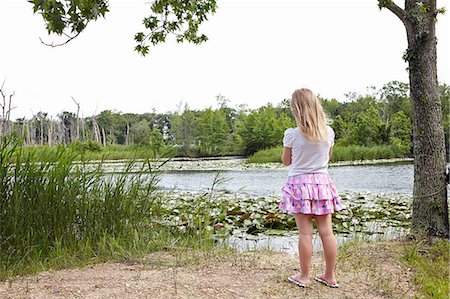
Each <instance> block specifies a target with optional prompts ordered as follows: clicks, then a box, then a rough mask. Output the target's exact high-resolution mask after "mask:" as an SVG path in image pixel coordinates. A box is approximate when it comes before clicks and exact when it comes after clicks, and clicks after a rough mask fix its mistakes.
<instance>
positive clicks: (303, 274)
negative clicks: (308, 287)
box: [294, 214, 313, 284]
mask: <svg viewBox="0 0 450 299" xmlns="http://www.w3.org/2000/svg"><path fill="white" fill-rule="evenodd" d="M294 218H295V223H296V224H297V229H298V232H299V236H298V254H299V260H300V270H301V271H300V273H299V274H297V275H294V279H296V280H298V281H300V282H301V283H304V284H309V283H310V282H311V281H310V280H309V270H310V269H311V256H312V233H313V228H312V222H311V215H306V214H294Z"/></svg>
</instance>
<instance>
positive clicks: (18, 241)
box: [0, 137, 211, 280]
mask: <svg viewBox="0 0 450 299" xmlns="http://www.w3.org/2000/svg"><path fill="white" fill-rule="evenodd" d="M39 155H40V156H38V155H37V154H36V152H33V151H30V150H27V152H24V148H23V147H22V145H21V143H20V140H18V139H17V138H14V137H2V138H1V140H0V280H1V279H5V278H6V277H9V276H12V275H17V274H23V273H31V272H35V271H40V270H43V269H47V268H60V267H66V266H71V265H79V264H85V263H89V262H91V261H92V260H97V261H98V260H105V259H110V258H123V257H126V256H129V255H135V254H140V253H145V252H149V251H152V250H158V249H161V248H164V247H165V246H167V245H168V244H172V245H174V246H175V245H180V244H181V245H182V246H188V245H191V246H192V245H193V244H198V243H199V240H204V239H208V240H210V239H211V238H210V237H211V233H210V232H208V231H206V230H203V229H201V228H202V227H203V226H200V224H201V223H200V222H201V221H199V223H194V226H195V225H196V226H195V227H193V228H192V231H190V233H189V234H186V233H181V232H179V230H178V229H176V227H173V226H168V225H165V224H164V221H162V220H161V219H163V218H164V213H165V212H167V211H164V209H163V208H162V205H161V202H162V200H163V199H162V198H161V195H160V193H159V192H157V190H156V182H157V181H158V176H157V174H155V173H153V172H151V169H150V166H148V168H147V166H146V165H147V163H143V166H142V169H141V172H140V173H137V174H136V173H133V174H131V173H130V170H131V169H132V168H133V167H134V165H133V164H134V163H133V161H131V162H130V163H129V164H128V167H127V168H126V170H125V171H124V172H123V173H121V174H117V175H105V174H104V173H103V172H102V171H101V168H102V165H101V163H100V164H95V165H96V166H95V167H94V166H93V164H90V163H89V161H86V160H82V161H81V163H80V162H77V163H75V162H74V161H76V160H79V159H80V155H79V153H77V151H74V150H73V149H71V148H64V147H58V148H53V149H47V150H46V151H41V152H39ZM42 156H45V157H46V158H45V159H42ZM42 160H51V161H54V162H42ZM203 216H204V215H203ZM203 216H202V217H203ZM197 224H198V225H197Z"/></svg>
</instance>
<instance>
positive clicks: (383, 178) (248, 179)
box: [159, 164, 414, 196]
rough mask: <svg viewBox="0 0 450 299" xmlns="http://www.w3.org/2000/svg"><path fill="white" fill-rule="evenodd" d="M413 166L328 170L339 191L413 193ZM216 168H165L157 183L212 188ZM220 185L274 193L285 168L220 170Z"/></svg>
mask: <svg viewBox="0 0 450 299" xmlns="http://www.w3.org/2000/svg"><path fill="white" fill-rule="evenodd" d="M413 168H414V167H413V165H412V164H404V165H374V166H340V167H330V169H329V172H330V175H331V178H332V179H333V181H334V183H335V185H336V187H337V189H338V191H339V192H345V191H354V192H374V193H404V194H412V187H413ZM216 174H217V171H165V172H163V176H162V178H161V181H160V183H159V186H160V187H161V188H163V189H177V190H184V191H198V190H206V189H208V188H211V185H212V182H213V180H214V177H215V176H216ZM220 177H221V178H223V179H224V182H223V183H222V184H221V185H220V186H219V188H220V189H223V190H225V191H227V192H229V193H236V192H244V193H246V194H249V195H253V196H267V195H277V194H279V193H280V192H281V191H280V189H281V186H282V185H283V184H284V182H285V180H286V177H287V168H286V169H253V170H227V171H222V172H221V175H220Z"/></svg>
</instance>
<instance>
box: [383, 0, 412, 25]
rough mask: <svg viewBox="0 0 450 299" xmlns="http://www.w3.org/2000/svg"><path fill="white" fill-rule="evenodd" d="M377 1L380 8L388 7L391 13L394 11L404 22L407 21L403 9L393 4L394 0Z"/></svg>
mask: <svg viewBox="0 0 450 299" xmlns="http://www.w3.org/2000/svg"><path fill="white" fill-rule="evenodd" d="M378 2H379V6H380V8H383V7H385V8H387V9H389V10H390V11H391V12H392V13H394V14H395V15H396V16H397V17H398V18H399V19H400V20H401V21H402V22H403V23H404V24H405V22H406V21H407V20H406V15H405V11H404V10H403V9H402V8H401V7H400V6H398V5H397V4H395V3H394V1H392V0H384V1H381V0H380V1H378ZM405 25H406V24H405Z"/></svg>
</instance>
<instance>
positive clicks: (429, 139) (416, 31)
mask: <svg viewBox="0 0 450 299" xmlns="http://www.w3.org/2000/svg"><path fill="white" fill-rule="evenodd" d="M405 10H406V12H407V16H408V17H407V20H408V22H409V25H408V26H407V27H406V28H407V35H408V49H407V51H406V53H405V59H406V60H407V61H408V63H409V81H410V89H411V90H410V91H411V100H412V105H413V115H414V117H413V139H414V190H413V196H414V201H413V217H412V222H413V230H414V231H415V232H425V233H426V234H427V235H429V236H439V237H447V238H448V237H449V219H448V203H447V183H446V175H445V171H446V160H445V140H444V128H443V125H442V108H441V100H440V98H439V92H438V79H437V67H436V43H437V40H436V32H435V17H436V16H435V11H436V8H435V6H434V5H433V4H432V3H431V4H430V8H429V9H428V11H424V10H423V9H421V7H418V2H417V1H406V6H405Z"/></svg>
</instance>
